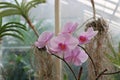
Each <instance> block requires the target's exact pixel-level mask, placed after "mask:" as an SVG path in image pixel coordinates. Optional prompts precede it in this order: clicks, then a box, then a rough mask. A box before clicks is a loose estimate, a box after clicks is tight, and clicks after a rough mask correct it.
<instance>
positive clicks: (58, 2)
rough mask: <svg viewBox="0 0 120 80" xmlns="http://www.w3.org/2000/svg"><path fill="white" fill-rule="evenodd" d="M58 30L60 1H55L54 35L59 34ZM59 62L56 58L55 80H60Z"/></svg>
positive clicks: (60, 66)
mask: <svg viewBox="0 0 120 80" xmlns="http://www.w3.org/2000/svg"><path fill="white" fill-rule="evenodd" d="M59 30H60V0H55V35H57V34H58V33H59ZM61 69H62V65H61V61H60V60H59V59H57V58H56V70H57V71H56V72H57V79H56V80H62V79H61V77H62V76H61Z"/></svg>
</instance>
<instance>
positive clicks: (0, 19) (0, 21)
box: [0, 17, 2, 28]
mask: <svg viewBox="0 0 120 80" xmlns="http://www.w3.org/2000/svg"><path fill="white" fill-rule="evenodd" d="M1 27H2V18H1V17H0V28H1Z"/></svg>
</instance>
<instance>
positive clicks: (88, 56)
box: [78, 45, 97, 76]
mask: <svg viewBox="0 0 120 80" xmlns="http://www.w3.org/2000/svg"><path fill="white" fill-rule="evenodd" d="M78 46H79V47H81V48H82V49H83V50H84V51H85V52H86V54H87V55H88V57H89V58H90V60H91V62H92V65H93V68H94V72H95V76H97V70H96V67H95V63H94V61H93V59H92V57H91V56H90V55H89V53H88V52H87V51H86V49H85V48H84V47H82V46H80V45H78Z"/></svg>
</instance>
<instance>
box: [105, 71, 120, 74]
mask: <svg viewBox="0 0 120 80" xmlns="http://www.w3.org/2000/svg"><path fill="white" fill-rule="evenodd" d="M118 73H120V71H116V72H111V73H103V75H113V74H118Z"/></svg>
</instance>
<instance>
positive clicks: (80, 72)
mask: <svg viewBox="0 0 120 80" xmlns="http://www.w3.org/2000/svg"><path fill="white" fill-rule="evenodd" d="M82 70H83V68H82V66H81V67H80V70H79V74H78V80H80V78H81V75H82Z"/></svg>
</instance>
